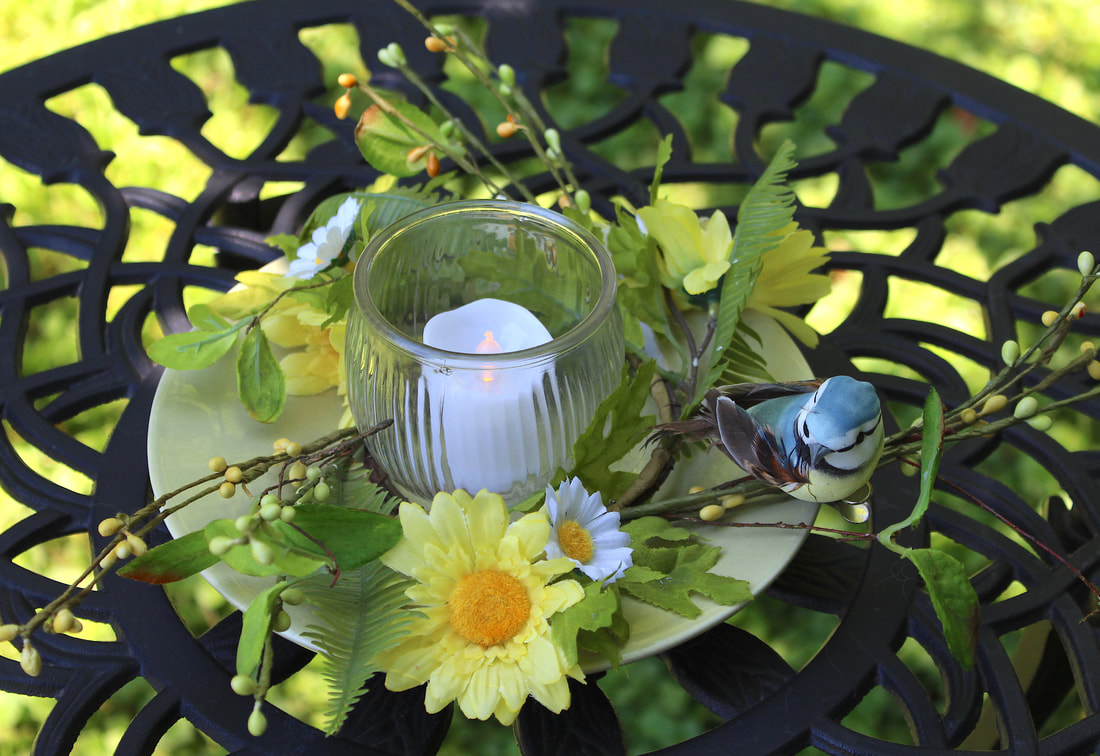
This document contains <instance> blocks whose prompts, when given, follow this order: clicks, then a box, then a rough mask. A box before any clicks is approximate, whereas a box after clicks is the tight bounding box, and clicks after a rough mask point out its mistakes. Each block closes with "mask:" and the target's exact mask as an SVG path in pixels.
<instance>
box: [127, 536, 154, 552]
mask: <svg viewBox="0 0 1100 756" xmlns="http://www.w3.org/2000/svg"><path fill="white" fill-rule="evenodd" d="M126 544H127V545H128V546H129V547H130V551H132V552H134V556H141V555H142V554H144V553H145V552H146V551H148V550H149V544H147V543H145V541H144V540H142V539H141V538H139V537H138V536H136V535H134V534H133V533H127V534H126Z"/></svg>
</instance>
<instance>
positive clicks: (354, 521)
mask: <svg viewBox="0 0 1100 756" xmlns="http://www.w3.org/2000/svg"><path fill="white" fill-rule="evenodd" d="M294 511H295V516H294V523H293V524H288V523H285V522H282V521H278V522H276V523H273V524H274V525H275V526H276V528H277V529H278V530H279V532H280V534H281V535H283V537H284V538H285V539H286V541H287V543H288V544H290V545H291V546H293V547H296V548H299V549H302V550H303V551H311V552H313V553H317V554H320V555H321V556H325V555H326V554H327V555H329V558H330V559H332V560H334V561H335V562H336V566H337V567H338V568H339V569H340V571H341V572H344V571H348V570H357V569H359V568H360V567H362V566H363V565H364V564H366V563H367V562H371V561H374V560H375V559H377V558H378V557H380V556H382V555H383V554H384V553H386V552H387V551H389V550H390V549H392V548H393V547H394V546H395V545H396V544H397V542H398V541H400V540H401V523H399V522H398V521H397V520H396V519H394V518H392V517H386V516H385V515H380V514H375V513H373V512H365V511H363V510H360V509H346V508H344V507H340V506H334V505H331V504H298V505H297V506H295V507H294ZM300 531H305V533H308V537H307V536H306V535H303V534H302V533H301V532H300ZM318 542H319V543H318Z"/></svg>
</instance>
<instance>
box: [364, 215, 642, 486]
mask: <svg viewBox="0 0 1100 756" xmlns="http://www.w3.org/2000/svg"><path fill="white" fill-rule="evenodd" d="M354 288H355V306H354V307H353V308H352V311H351V313H350V314H349V317H348V331H347V341H346V344H347V346H346V350H345V356H346V366H347V386H348V400H349V403H350V406H351V411H352V414H353V415H354V417H355V421H356V424H357V425H358V426H359V428H360V429H361V430H366V429H368V428H373V427H375V426H376V425H378V424H379V423H382V422H384V421H387V420H392V421H393V425H392V427H390V428H387V429H385V430H383V431H381V432H380V433H378V434H376V435H374V436H373V437H371V438H370V439H369V440H368V442H367V445H368V449H369V451H370V452H371V455H372V456H373V458H374V460H375V462H376V463H377V464H379V465H380V466H381V467H382V468H383V469H384V470H385V471H386V472H387V473H388V474H389V476H390V478H391V479H392V480H393V482H394V483H396V485H397V486H398V488H400V489H401V490H402V491H403V492H405V493H406V494H407V495H409V496H410V498H413V499H417V500H419V501H421V502H427V501H430V500H431V498H432V497H433V496H434V495H435V494H436V493H437V492H439V491H452V490H455V489H458V488H463V489H466V490H467V491H469V492H470V493H475V492H477V491H479V490H481V489H483V488H484V489H488V490H489V491H492V492H494V493H499V494H500V495H501V496H503V497H504V498H505V500H506V501H508V502H509V503H514V502H518V501H521V500H522V499H524V498H526V497H527V496H529V495H530V494H532V493H533V492H535V491H538V490H541V489H542V488H543V487H544V486H545V485H546V483H547V482H548V481H549V480H550V478H551V476H553V474H554V473H555V471H556V470H557V469H558V468H560V467H565V468H567V467H568V465H569V464H570V454H571V450H572V446H573V443H574V441H576V439H577V437H578V436H579V435H580V434H581V433H582V432H583V431H584V429H585V427H586V426H587V425H588V423H589V421H590V420H591V418H592V416H593V414H594V413H595V411H596V408H597V407H598V406H599V403H600V402H601V401H602V400H603V399H604V398H605V397H606V396H607V395H608V394H609V393H610V392H611V391H612V390H613V389H614V388H615V386H616V385H618V382H619V378H620V375H621V371H622V366H623V349H624V345H623V330H622V322H621V320H620V318H619V313H618V309H617V307H616V305H615V271H614V267H613V265H612V263H611V259H610V257H609V255H608V254H607V251H606V250H605V249H604V248H603V246H602V245H601V244H600V243H599V242H598V241H597V240H596V239H595V238H594V237H593V236H592V235H591V234H589V233H588V232H587V231H586V230H585V229H584V228H582V227H581V226H579V225H578V224H576V223H573V222H572V221H570V220H569V219H567V218H566V217H564V216H562V215H560V214H558V213H555V212H551V211H548V210H544V209H542V208H540V207H537V206H534V205H528V204H522V203H517V202H505V201H496V200H485V201H467V202H454V203H447V204H443V205H439V206H436V207H432V208H429V209H426V210H423V211H420V212H417V213H414V214H412V215H410V216H408V217H406V218H404V219H403V220H401V221H398V222H397V223H395V224H394V225H392V226H390V227H389V228H387V229H385V230H384V231H382V232H381V233H380V234H378V235H377V236H375V237H374V238H373V239H372V240H371V241H370V242H369V243H368V245H367V247H366V249H365V250H364V252H363V254H362V255H361V256H360V258H359V261H358V263H357V264H356V268H355V279H354Z"/></svg>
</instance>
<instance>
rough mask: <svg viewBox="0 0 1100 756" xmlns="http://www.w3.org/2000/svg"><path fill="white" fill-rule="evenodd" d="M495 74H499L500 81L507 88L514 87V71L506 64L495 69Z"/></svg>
mask: <svg viewBox="0 0 1100 756" xmlns="http://www.w3.org/2000/svg"><path fill="white" fill-rule="evenodd" d="M497 73H498V74H500V80H501V81H502V82H504V83H505V84H507V85H508V86H509V87H514V86H515V85H516V69H514V68H512V67H511V66H510V65H508V64H507V63H502V64H501V65H500V68H498V69H497Z"/></svg>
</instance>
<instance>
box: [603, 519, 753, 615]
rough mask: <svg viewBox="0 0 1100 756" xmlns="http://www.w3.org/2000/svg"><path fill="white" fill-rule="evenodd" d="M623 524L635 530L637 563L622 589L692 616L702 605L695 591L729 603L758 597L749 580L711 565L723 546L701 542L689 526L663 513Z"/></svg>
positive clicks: (620, 583)
mask: <svg viewBox="0 0 1100 756" xmlns="http://www.w3.org/2000/svg"><path fill="white" fill-rule="evenodd" d="M623 530H624V531H626V532H627V533H628V534H629V535H630V543H631V547H632V548H633V549H634V552H633V559H634V564H633V565H632V566H631V567H630V568H629V569H627V570H626V573H625V574H624V575H623V576H622V577H621V578H619V580H618V581H616V583H615V585H616V587H617V588H618V589H619V590H620V591H622V592H624V593H627V594H629V595H631V596H633V597H634V598H636V599H638V600H639V601H644V602H646V603H648V604H652V605H653V606H656V607H658V608H660V609H664V610H666V611H671V612H676V613H677V614H679V615H681V616H683V617H688V618H689V619H693V618H695V617H698V616H699V614H700V611H701V610H700V609H699V607H697V606H696V605H695V602H694V601H692V599H691V597H692V595H693V594H700V595H703V596H707V597H708V598H710V599H711V600H712V601H714V602H715V603H718V604H722V605H725V606H732V605H733V604H739V603H741V602H743V601H750V600H751V599H752V593H751V592H750V591H749V586H748V583H746V582H745V581H744V580H738V579H736V578H732V577H727V576H724V575H717V574H714V573H712V572H710V571H709V570H710V568H711V567H713V566H714V565H715V563H716V562H717V561H718V557H719V555H720V553H721V549H719V548H718V547H717V546H706V545H704V544H702V543H698V542H697V539H696V537H695V536H694V535H692V534H691V533H690V532H689V531H687V530H685V529H684V528H679V527H676V526H675V525H673V524H672V523H670V522H668V521H667V520H665V519H664V518H661V517H640V518H638V519H636V520H632V521H631V522H629V523H627V524H626V525H624V526H623Z"/></svg>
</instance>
